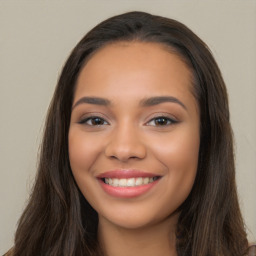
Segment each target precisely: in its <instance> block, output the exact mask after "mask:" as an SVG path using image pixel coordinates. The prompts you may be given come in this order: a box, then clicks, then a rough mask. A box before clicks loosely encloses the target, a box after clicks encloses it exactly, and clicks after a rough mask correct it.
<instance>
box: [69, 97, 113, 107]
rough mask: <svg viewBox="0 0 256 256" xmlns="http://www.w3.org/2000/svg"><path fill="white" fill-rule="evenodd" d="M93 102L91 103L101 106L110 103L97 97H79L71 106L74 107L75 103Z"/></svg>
mask: <svg viewBox="0 0 256 256" xmlns="http://www.w3.org/2000/svg"><path fill="white" fill-rule="evenodd" d="M84 103H87V104H93V105H101V106H108V105H110V101H109V100H107V99H104V98H98V97H83V98H81V99H79V100H78V101H77V102H76V103H75V104H74V105H73V107H72V109H74V108H75V107H76V106H77V105H80V104H84Z"/></svg>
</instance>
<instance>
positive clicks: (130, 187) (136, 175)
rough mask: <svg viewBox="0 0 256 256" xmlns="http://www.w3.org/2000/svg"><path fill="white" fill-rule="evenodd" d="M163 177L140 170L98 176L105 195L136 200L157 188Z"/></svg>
mask: <svg viewBox="0 0 256 256" xmlns="http://www.w3.org/2000/svg"><path fill="white" fill-rule="evenodd" d="M161 177H162V176H160V175H157V174H154V173H149V172H144V171H140V170H129V169H128V170H112V171H108V172H105V173H101V174H100V175H98V176H97V178H98V181H99V183H100V185H101V187H102V189H103V191H104V192H105V193H107V194H108V195H110V196H112V197H119V198H134V197H138V196H141V195H143V194H145V193H147V192H148V191H149V190H151V189H152V188H153V187H155V186H157V184H158V182H159V180H160V178H161Z"/></svg>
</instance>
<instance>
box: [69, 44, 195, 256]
mask: <svg viewBox="0 0 256 256" xmlns="http://www.w3.org/2000/svg"><path fill="white" fill-rule="evenodd" d="M191 81H192V74H191V71H190V69H189V68H188V67H187V65H186V64H185V63H184V62H183V61H182V60H181V58H180V57H179V56H177V55H176V54H174V53H172V52H171V51H170V50H168V49H167V48H166V47H164V46H162V45H161V44H157V43H143V42H119V43H114V44H110V45H107V46H105V47H104V48H102V49H100V50H99V51H97V52H96V53H95V54H94V55H93V56H92V57H91V58H90V59H89V61H88V62H87V63H86V65H85V66H84V68H83V69H82V71H81V73H80V75H79V77H78V81H77V85H76V90H75V95H74V102H73V109H72V114H71V123H70V129H69V157H70V164H71V169H72V172H73V175H74V178H75V180H76V182H77V184H78V186H79V188H80V190H81V192H82V193H83V195H84V196H85V198H86V199H87V200H88V202H89V203H90V204H91V205H92V207H93V208H94V209H95V210H96V211H97V212H98V214H99V230H98V234H99V241H100V243H101V245H102V247H103V250H104V251H105V253H106V255H111V256H128V255H135V256H136V255H140V256H142V255H147V256H153V255H155V256H156V255H163V256H164V255H177V254H176V250H175V228H176V224H177V218H178V212H177V211H176V210H177V208H178V207H179V206H180V205H181V204H182V203H183V202H184V200H185V199H186V198H187V196H188V195H189V193H190V191H191V189H192V186H193V183H194V180H195V176H196V171H197V164H198V152H199V144H200V135H199V109H198V104H197V101H196V99H195V97H194V96H193V93H192V90H193V87H192V82H191ZM85 96H86V97H98V98H104V99H107V100H108V101H109V103H110V105H106V106H105V105H99V104H91V103H85V102H83V101H81V100H80V99H81V98H83V97H85ZM159 96H161V97H162V96H164V97H166V96H168V97H174V98H175V99H177V100H178V101H179V102H180V103H177V102H170V101H166V102H161V103H158V104H154V105H145V104H144V105H143V104H142V102H145V99H148V98H152V97H159ZM90 116H98V117H100V119H98V123H97V122H96V121H97V120H95V119H93V120H92V119H88V118H89V117H90ZM158 117H164V118H163V119H159V118H158ZM85 120H86V121H85ZM95 124H99V125H95ZM115 169H137V170H142V171H145V172H150V173H154V174H157V175H159V176H161V179H159V180H158V182H157V184H156V185H155V186H154V187H152V189H150V190H149V191H147V192H146V193H144V194H142V195H140V196H138V197H134V198H117V197H114V196H110V195H109V194H107V193H106V192H105V191H104V190H103V189H102V187H101V186H100V184H99V180H98V179H97V178H96V177H97V176H98V175H100V174H101V173H104V172H106V171H109V170H115Z"/></svg>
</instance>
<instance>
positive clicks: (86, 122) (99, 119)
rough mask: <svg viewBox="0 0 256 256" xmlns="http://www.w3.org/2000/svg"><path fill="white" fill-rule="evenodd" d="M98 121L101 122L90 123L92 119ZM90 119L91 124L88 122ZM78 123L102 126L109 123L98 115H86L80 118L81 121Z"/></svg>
mask: <svg viewBox="0 0 256 256" xmlns="http://www.w3.org/2000/svg"><path fill="white" fill-rule="evenodd" d="M97 119H98V121H100V122H103V124H92V121H93V120H94V121H95V120H97ZM89 121H90V123H91V124H89V123H88V122H89ZM79 124H85V125H89V126H102V125H106V124H107V125H109V123H108V122H107V121H106V120H105V119H104V118H102V117H100V116H89V117H86V118H84V119H82V120H81V121H79Z"/></svg>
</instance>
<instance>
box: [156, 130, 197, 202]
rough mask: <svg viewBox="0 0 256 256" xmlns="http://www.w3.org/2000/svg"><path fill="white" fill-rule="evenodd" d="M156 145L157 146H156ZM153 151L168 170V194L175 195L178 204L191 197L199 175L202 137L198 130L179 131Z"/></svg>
mask: <svg viewBox="0 0 256 256" xmlns="http://www.w3.org/2000/svg"><path fill="white" fill-rule="evenodd" d="M155 145H156V144H155ZM158 145H159V146H157V147H155V148H154V149H153V150H154V152H155V156H156V158H157V159H158V161H160V162H161V163H162V164H163V166H165V170H166V174H167V175H166V179H167V182H168V184H169V186H168V189H167V191H166V192H167V193H168V192H169V193H170V194H172V193H173V194H175V195H176V199H177V202H178V201H181V202H182V201H184V200H185V199H186V197H187V196H188V195H189V193H190V191H191V189H192V187H193V184H194V180H195V177H196V173H197V165H198V154H199V145H200V136H199V132H198V130H197V129H195V131H194V132H193V129H179V130H178V132H177V133H176V132H175V133H172V134H170V136H169V138H165V140H163V141H162V143H160V144H159V143H158Z"/></svg>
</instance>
